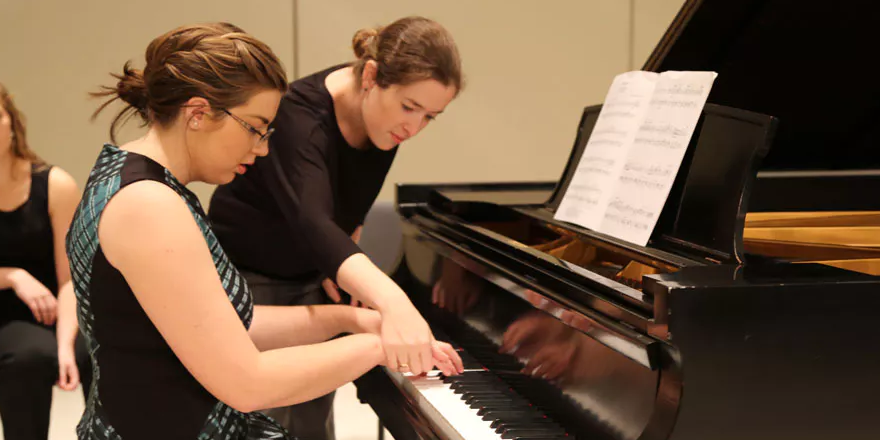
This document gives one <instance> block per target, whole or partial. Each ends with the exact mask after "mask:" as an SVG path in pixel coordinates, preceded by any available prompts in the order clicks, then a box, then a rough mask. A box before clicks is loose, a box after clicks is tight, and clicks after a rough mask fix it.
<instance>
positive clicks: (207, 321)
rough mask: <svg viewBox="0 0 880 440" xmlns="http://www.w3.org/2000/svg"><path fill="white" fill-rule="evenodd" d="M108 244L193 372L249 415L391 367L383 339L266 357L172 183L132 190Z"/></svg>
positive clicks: (106, 219)
mask: <svg viewBox="0 0 880 440" xmlns="http://www.w3.org/2000/svg"><path fill="white" fill-rule="evenodd" d="M132 231H137V233H132ZM99 238H100V242H101V246H102V249H103V251H104V253H105V255H106V256H107V259H108V261H109V262H110V263H111V264H112V265H113V266H114V267H116V268H117V269H118V270H119V271H120V272H121V273H122V274H123V276H124V277H125V279H126V281H127V282H128V283H129V285H130V286H131V288H132V291H133V292H134V293H135V296H136V297H137V299H138V301H139V302H140V304H141V307H143V309H144V311H145V312H146V314H147V316H149V318H150V320H151V321H152V322H153V324H154V325H155V326H156V328H157V329H158V330H159V332H160V333H161V334H162V336H163V337H164V338H165V340H166V341H167V343H168V345H169V346H170V347H171V349H172V350H173V351H174V353H175V354H176V355H177V357H178V358H179V359H180V360H181V362H182V363H183V365H184V366H185V367H186V368H187V369H188V370H189V371H190V373H191V374H192V375H193V377H195V379H196V380H198V381H199V382H200V383H201V384H202V385H203V386H204V387H205V388H206V389H207V390H208V391H209V392H210V393H212V394H213V395H214V396H216V397H217V398H218V399H220V400H221V401H223V402H225V403H227V404H228V405H230V406H232V407H234V408H236V409H238V410H240V411H253V410H256V409H261V408H266V407H269V406H272V405H276V404H279V403H283V404H285V405H286V404H293V403H297V402H303V401H306V400H310V399H313V398H315V397H318V396H321V395H324V394H326V393H327V392H329V391H331V390H333V389H336V388H338V387H339V386H341V385H342V384H344V383H346V382H349V381H351V380H353V379H355V378H357V377H358V376H360V375H361V374H363V373H365V372H366V371H367V370H369V369H370V368H372V367H373V366H375V365H377V364H378V363H380V362H381V361H382V360H383V350H382V346H381V341H380V339H379V338H378V337H377V336H376V335H373V334H361V335H353V336H349V337H345V338H340V339H336V340H333V341H329V342H325V343H321V344H316V345H306V346H297V347H288V348H282V349H276V350H269V351H264V352H260V351H259V350H258V348H257V346H256V345H255V343H254V341H253V340H251V337H250V335H249V334H248V331H247V330H246V329H245V327H244V325H243V324H242V323H241V321H240V319H239V317H238V315H237V314H236V313H235V309H234V308H233V307H232V305H231V304H230V303H229V300H228V299H227V297H226V292H225V291H224V289H223V286H222V284H221V282H220V277H219V276H218V275H217V271H216V269H215V268H214V264H213V261H212V259H211V254H210V251H209V249H208V246H207V243H206V242H205V240H204V238H203V237H202V234H201V231H200V230H199V228H198V226H197V225H196V223H195V221H194V220H193V218H192V215H191V214H190V212H189V210H188V209H187V207H186V205H185V204H184V202H183V201H182V200H181V199H180V197H179V196H178V195H177V194H175V193H174V192H173V191H171V190H170V189H169V188H167V187H165V186H164V185H161V184H159V183H155V182H147V181H145V182H139V183H135V184H132V185H130V186H128V187H126V188H124V189H122V190H121V191H120V192H119V193H118V194H117V195H116V196H115V197H114V199H113V200H111V202H110V203H109V205H108V206H107V208H106V209H105V211H104V214H103V216H102V219H101V223H100V228H99ZM264 322H265V321H264Z"/></svg>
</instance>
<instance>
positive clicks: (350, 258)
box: [209, 17, 463, 440]
mask: <svg viewBox="0 0 880 440" xmlns="http://www.w3.org/2000/svg"><path fill="white" fill-rule="evenodd" d="M353 47H354V55H355V57H356V60H355V61H354V62H353V63H348V64H342V65H336V66H332V67H329V68H327V69H324V70H321V71H319V72H317V73H314V74H312V75H310V76H307V77H305V78H302V79H299V80H297V81H294V82H293V83H292V84H290V86H289V87H288V89H287V91H286V94H285V95H284V98H283V99H282V100H281V105H280V107H279V109H278V117H277V118H276V119H275V121H274V122H273V124H272V127H273V128H274V129H275V134H274V135H273V136H272V138H271V139H270V140H269V143H270V154H269V156H268V157H267V158H262V159H259V160H257V161H256V162H255V163H254V165H253V166H251V167H249V168H250V169H249V171H248V173H247V174H246V175H244V176H241V177H238V178H236V179H235V180H234V181H233V182H232V183H230V184H228V185H224V186H221V187H219V188H218V189H217V190H216V192H215V193H214V196H213V198H212V200H211V207H210V213H209V215H210V217H211V220H212V223H213V225H214V228H215V231H216V233H217V236H218V238H219V239H220V243H221V244H222V245H223V248H224V249H225V250H226V251H227V252H228V253H229V256H230V258H231V259H232V261H233V262H235V264H236V265H237V266H238V267H240V268H241V269H242V273H243V275H244V276H245V278H247V279H248V281H249V284H250V286H251V287H252V288H253V289H254V297H255V301H256V302H257V303H258V304H280V305H290V304H322V303H325V302H327V300H328V297H329V299H332V300H333V301H335V302H339V301H340V298H341V296H340V294H339V291H338V288H342V289H343V290H344V291H345V292H346V293H348V294H350V295H351V296H352V297H353V299H354V300H355V302H357V301H360V302H363V303H365V304H366V305H368V306H370V307H372V308H373V309H375V310H378V311H379V312H380V313H381V315H382V340H383V343H384V344H385V350H386V351H387V357H388V362H389V366H390V367H391V368H393V369H397V368H400V367H403V366H406V367H408V369H409V370H410V371H412V372H413V373H414V374H418V373H420V372H423V371H426V370H428V369H430V368H431V350H430V347H431V343H432V341H433V336H432V334H431V331H430V329H429V327H428V324H427V323H426V322H425V320H424V319H423V318H422V316H421V315H419V313H418V312H417V310H416V309H415V307H413V305H412V303H411V302H410V301H409V299H408V298H407V296H406V294H405V293H404V292H403V291H402V290H401V289H400V288H399V287H398V286H397V285H396V284H395V283H394V282H393V281H392V280H391V279H390V278H389V277H388V276H386V275H385V274H384V273H383V272H382V271H381V270H380V269H378V268H377V267H376V266H375V265H374V264H373V263H372V262H371V261H370V259H369V258H367V257H366V256H365V255H364V253H363V252H362V251H361V249H360V248H359V247H358V245H357V242H358V237H359V236H360V231H361V226H362V224H363V222H364V218H365V216H366V214H367V211H368V210H369V209H370V207H371V205H372V204H373V202H374V200H375V199H376V196H377V195H378V192H379V189H380V188H381V187H382V184H383V182H384V180H385V176H386V174H387V173H388V169H389V168H390V167H391V163H392V161H393V160H394V156H395V154H396V153H397V148H398V145H399V144H401V143H402V142H404V141H406V140H408V139H410V138H412V137H413V136H416V135H417V134H418V133H419V132H421V130H422V129H424V128H425V127H426V126H427V125H428V124H429V123H430V122H431V121H432V120H434V118H436V117H437V116H438V115H439V114H441V113H443V111H444V110H445V109H446V106H447V105H448V104H449V103H450V102H451V101H452V100H453V99H454V98H455V97H456V96H458V94H459V93H460V92H461V90H462V86H463V82H462V69H461V60H460V57H459V53H458V49H457V47H456V45H455V42H454V41H453V39H452V36H451V35H450V33H449V32H448V31H447V30H446V29H444V28H443V26H441V25H440V24H438V23H436V22H434V21H432V20H429V19H426V18H422V17H406V18H402V19H399V20H397V21H395V22H393V23H391V24H389V25H387V26H385V27H382V28H378V29H363V30H360V31H358V32H357V33H356V34H355V35H354V38H353ZM337 286H338V287H337ZM322 287H323V289H322ZM332 403H333V395H332V394H329V395H326V396H324V397H322V398H320V399H317V400H315V401H311V402H308V403H306V404H302V405H299V406H297V407H295V408H279V409H275V410H272V411H270V412H269V413H270V414H272V415H273V416H274V417H276V418H277V419H278V420H279V421H280V422H282V424H284V425H285V426H287V427H288V429H290V430H291V432H293V433H294V434H295V435H298V436H301V437H302V438H305V439H309V440H311V439H327V440H330V439H333V438H334V434H333V414H332Z"/></svg>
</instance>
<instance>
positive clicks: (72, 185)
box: [49, 166, 81, 213]
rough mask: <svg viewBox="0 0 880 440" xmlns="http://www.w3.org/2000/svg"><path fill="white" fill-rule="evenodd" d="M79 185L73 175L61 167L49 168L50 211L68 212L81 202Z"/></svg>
mask: <svg viewBox="0 0 880 440" xmlns="http://www.w3.org/2000/svg"><path fill="white" fill-rule="evenodd" d="M80 195H81V194H80V191H79V186H78V185H77V184H76V180H74V178H73V176H71V175H70V174H69V173H68V172H67V171H64V169H62V168H61V167H57V166H54V167H52V169H51V170H49V212H50V213H57V212H67V211H69V210H70V209H71V208H73V207H75V206H76V204H77V203H79V198H80Z"/></svg>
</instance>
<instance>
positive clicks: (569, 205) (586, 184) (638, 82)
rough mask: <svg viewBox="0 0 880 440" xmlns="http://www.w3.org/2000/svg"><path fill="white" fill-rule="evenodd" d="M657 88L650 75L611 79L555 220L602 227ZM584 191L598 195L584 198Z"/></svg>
mask: <svg viewBox="0 0 880 440" xmlns="http://www.w3.org/2000/svg"><path fill="white" fill-rule="evenodd" d="M656 84H657V74H656V73H653V72H641V71H636V72H627V73H623V74H620V75H618V76H617V77H615V78H614V81H613V82H612V83H611V87H610V88H609V89H608V93H607V95H606V96H605V103H604V104H603V106H602V112H601V113H600V114H599V118H598V119H597V120H596V125H595V127H594V128H593V132H592V134H591V135H590V139H589V140H588V141H587V145H586V147H585V149H584V154H583V155H582V156H581V159H580V162H579V163H578V165H577V171H576V172H575V174H574V176H573V177H572V180H571V183H570V184H569V187H568V189H567V190H566V193H565V195H564V196H563V199H562V202H561V203H560V205H559V209H557V211H556V217H557V218H558V219H560V220H564V221H569V222H572V223H576V224H579V225H582V226H585V227H588V228H592V229H596V228H598V227H599V226H600V225H601V223H602V217H603V216H604V215H605V209H606V206H607V205H608V201H609V199H610V197H611V196H612V195H613V193H614V186H615V185H616V181H617V180H618V179H619V177H620V172H621V170H622V169H623V166H624V165H625V163H626V160H627V157H628V155H629V149H630V146H631V145H632V143H633V140H634V139H635V137H636V134H637V131H638V128H639V125H640V124H641V123H642V121H643V120H644V115H645V113H646V112H647V111H648V106H649V104H650V100H651V97H652V96H653V94H654V88H655V86H656ZM606 110H608V111H606ZM586 188H592V189H594V190H595V189H598V192H596V191H593V192H594V194H591V195H590V196H589V197H585V196H584V194H583V191H584V190H585V189H586ZM585 198H588V199H589V201H586V200H584V199H585Z"/></svg>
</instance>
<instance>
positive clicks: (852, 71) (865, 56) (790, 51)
mask: <svg viewBox="0 0 880 440" xmlns="http://www.w3.org/2000/svg"><path fill="white" fill-rule="evenodd" d="M878 19H880V2H878V1H876V0H847V1H831V2H828V1H805V0H697V1H694V0H688V1H686V2H685V4H684V6H683V7H682V9H681V11H680V12H679V15H678V16H677V17H676V19H675V21H674V22H673V23H672V25H671V26H670V27H669V29H668V30H667V33H666V35H665V36H664V37H663V39H662V40H661V41H660V43H659V44H658V45H657V47H656V49H655V50H654V52H653V54H652V55H651V57H650V58H649V59H648V61H647V62H646V64H645V65H644V66H643V70H649V71H655V72H662V71H667V70H710V71H714V72H718V77H717V78H716V80H715V83H714V85H713V87H712V92H711V94H710V95H709V100H708V102H710V103H715V104H721V105H725V106H730V107H734V108H739V109H744V110H750V111H753V112H757V113H763V114H767V115H772V116H775V117H777V118H779V129H778V131H777V133H776V139H775V141H774V143H773V148H772V149H771V150H770V152H769V154H768V155H767V157H766V159H765V160H764V165H763V169H765V170H775V171H781V170H856V169H861V170H864V169H875V170H876V169H880V81H878V79H880V77H878V75H877V73H876V72H877V71H876V69H875V68H874V67H873V64H874V63H875V62H876V60H875V58H876V55H875V54H874V50H875V48H876V47H878V46H880V32H878V31H877V25H878Z"/></svg>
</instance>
